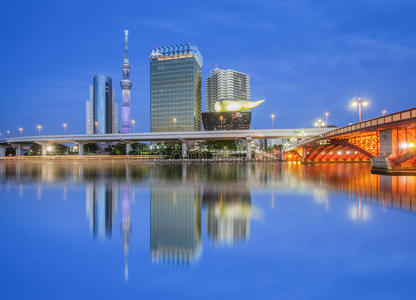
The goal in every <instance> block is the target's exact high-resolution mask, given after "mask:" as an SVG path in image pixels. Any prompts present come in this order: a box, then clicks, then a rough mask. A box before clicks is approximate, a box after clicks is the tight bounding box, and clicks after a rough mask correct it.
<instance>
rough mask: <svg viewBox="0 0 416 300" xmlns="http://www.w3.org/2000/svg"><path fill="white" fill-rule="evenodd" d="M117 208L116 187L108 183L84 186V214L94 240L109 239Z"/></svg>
mask: <svg viewBox="0 0 416 300" xmlns="http://www.w3.org/2000/svg"><path fill="white" fill-rule="evenodd" d="M117 207H118V186H117V185H115V184H112V183H109V182H94V183H87V185H86V213H87V217H89V219H90V229H91V231H92V232H93V235H94V238H96V239H98V240H103V239H106V238H111V230H112V227H113V221H114V218H115V215H116V213H117Z"/></svg>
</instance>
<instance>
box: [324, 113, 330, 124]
mask: <svg viewBox="0 0 416 300" xmlns="http://www.w3.org/2000/svg"><path fill="white" fill-rule="evenodd" d="M328 116H329V112H326V113H325V123H326V124H328Z"/></svg>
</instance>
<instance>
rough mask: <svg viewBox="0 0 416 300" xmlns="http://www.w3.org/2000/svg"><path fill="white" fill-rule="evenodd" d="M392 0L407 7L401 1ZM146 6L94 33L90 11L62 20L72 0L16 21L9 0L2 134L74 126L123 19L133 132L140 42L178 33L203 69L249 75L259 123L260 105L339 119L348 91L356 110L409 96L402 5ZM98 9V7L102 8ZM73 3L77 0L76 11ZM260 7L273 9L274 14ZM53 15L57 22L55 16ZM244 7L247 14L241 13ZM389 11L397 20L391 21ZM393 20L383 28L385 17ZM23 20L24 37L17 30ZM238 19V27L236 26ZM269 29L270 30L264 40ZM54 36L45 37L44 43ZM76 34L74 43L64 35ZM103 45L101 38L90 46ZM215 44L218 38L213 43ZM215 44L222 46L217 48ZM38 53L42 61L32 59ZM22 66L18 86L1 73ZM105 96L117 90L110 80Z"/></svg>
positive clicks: (291, 118) (298, 115)
mask: <svg viewBox="0 0 416 300" xmlns="http://www.w3.org/2000/svg"><path fill="white" fill-rule="evenodd" d="M400 3H406V5H407V6H410V7H412V6H413V5H414V4H413V3H408V2H406V1H400ZM146 5H148V4H144V5H143V6H137V5H133V4H132V5H131V7H132V8H131V12H128V13H120V14H119V16H118V17H117V18H115V20H114V21H112V22H110V23H109V24H105V25H103V24H101V23H99V22H98V24H99V25H103V26H104V27H105V29H106V30H102V32H101V31H99V28H98V26H92V27H90V28H88V27H89V26H87V25H88V24H91V22H92V21H96V20H97V17H98V15H97V16H96V15H92V16H91V18H85V20H84V21H83V22H82V24H80V25H77V26H74V27H69V26H68V24H69V21H70V17H71V16H72V14H73V12H74V10H75V9H77V8H79V5H78V4H77V3H75V5H74V8H72V9H67V7H66V5H63V4H50V5H49V7H48V9H49V11H54V12H55V13H54V14H48V15H43V14H44V13H43V12H37V13H36V14H32V15H31V14H30V13H29V14H27V15H26V16H25V19H22V17H21V16H19V10H18V9H17V6H15V5H14V4H8V7H7V8H8V10H7V9H6V10H5V11H8V12H9V13H8V15H7V16H5V17H4V22H6V23H7V22H9V21H11V20H12V19H13V20H14V23H15V24H16V26H14V27H13V28H7V32H6V31H5V29H2V30H1V32H2V34H3V35H4V36H5V37H6V42H7V43H8V45H9V46H8V47H7V48H6V50H4V51H3V58H2V60H3V66H4V69H3V70H4V72H3V73H2V75H3V76H2V77H1V79H2V81H3V83H4V91H3V97H2V99H3V101H2V104H3V107H5V108H6V109H2V112H1V114H0V117H1V118H0V120H1V121H0V131H2V133H3V135H5V132H6V131H7V130H10V131H11V133H10V134H11V135H18V134H19V131H18V128H24V134H25V135H34V134H36V128H35V126H36V125H37V124H42V125H43V129H42V132H43V133H44V134H57V133H61V132H63V129H62V123H63V122H66V123H67V124H68V129H67V130H68V133H71V132H72V133H81V132H82V131H83V130H82V127H83V124H84V123H83V118H85V116H84V115H83V113H82V110H83V108H84V107H83V104H82V103H83V102H84V101H85V95H86V94H88V81H89V80H90V78H91V77H92V75H94V74H98V73H105V74H107V75H108V76H110V77H112V78H113V79H114V80H116V81H117V80H119V79H120V74H119V57H120V55H121V53H122V52H121V51H123V49H121V47H120V46H119V45H120V44H119V43H118V42H117V41H119V40H120V32H122V30H124V29H125V28H128V29H129V30H131V32H132V34H134V37H135V38H134V40H135V41H134V42H133V43H131V44H130V45H129V47H130V53H131V56H134V61H133V63H132V64H133V65H132V68H133V69H134V70H135V72H134V74H132V81H134V82H135V83H136V84H137V86H140V87H143V89H141V88H140V89H137V90H135V92H134V95H132V103H134V105H133V106H132V119H135V120H140V122H137V124H136V129H135V130H136V131H142V132H143V131H149V130H150V128H149V123H150V122H149V116H147V115H146V114H147V113H148V111H149V106H150V103H149V102H150V101H149V84H148V78H147V77H148V73H147V72H148V71H147V70H148V67H147V66H146V64H147V60H148V57H147V53H148V49H151V48H152V47H154V46H155V45H158V44H168V43H170V42H171V43H175V42H178V41H192V42H194V43H195V44H198V46H199V48H200V49H201V51H203V53H204V57H205V67H204V68H203V70H202V72H203V73H202V75H203V76H202V77H203V78H206V77H207V75H208V72H209V70H211V69H212V68H213V67H214V66H215V65H216V64H218V65H219V66H220V67H224V68H231V69H238V70H240V71H242V72H244V73H248V74H250V75H252V98H254V99H263V98H265V99H269V100H268V102H267V103H266V104H265V105H264V106H263V107H260V108H259V109H258V111H256V114H255V115H254V116H253V125H254V128H268V127H270V120H268V119H269V115H270V112H271V111H273V113H275V114H276V121H278V122H277V124H279V126H281V127H289V128H290V127H302V126H307V125H309V126H311V124H313V122H314V120H315V119H316V118H317V117H323V115H324V113H325V112H326V111H329V112H330V113H331V115H330V122H332V123H335V125H339V126H341V125H345V124H347V123H349V122H354V121H356V119H357V118H356V114H355V111H353V110H349V109H348V108H347V105H348V104H349V100H350V99H351V98H352V97H355V96H362V97H366V98H370V100H371V105H370V106H369V107H368V108H366V109H365V111H364V112H363V118H364V119H367V118H370V117H374V116H377V115H380V114H381V112H382V110H387V111H388V112H393V111H399V110H402V109H405V108H407V107H408V106H409V103H410V101H412V97H413V94H414V90H413V87H412V86H413V85H412V84H410V83H411V82H412V80H413V75H412V73H413V72H412V70H413V69H414V65H415V60H414V58H413V55H412V53H413V44H414V42H413V41H412V38H411V37H409V36H408V35H407V33H408V32H409V30H411V29H412V28H413V27H414V22H413V21H411V20H410V15H409V13H408V12H409V11H410V9H405V8H404V6H403V5H402V6H399V5H398V6H396V7H395V9H394V10H393V12H392V13H390V14H387V13H386V10H387V8H388V7H389V6H388V5H387V4H386V3H384V2H383V3H379V4H378V5H371V4H365V3H364V4H358V3H349V4H347V5H346V7H345V9H343V12H342V13H340V12H336V13H334V10H335V9H336V8H337V5H336V4H325V5H320V4H316V9H313V8H315V6H314V7H312V6H311V5H308V4H306V3H300V2H298V3H287V2H277V3H275V4H273V3H267V5H265V7H264V8H262V7H260V5H259V4H254V3H253V4H249V3H245V2H242V4H241V6H240V7H238V8H235V6H232V7H231V6H230V5H224V7H223V9H222V10H221V11H218V10H215V9H207V12H204V8H206V7H205V6H204V5H200V6H196V7H194V8H193V9H192V8H186V7H184V6H180V7H178V8H174V9H173V11H171V12H165V13H161V12H158V15H154V16H151V15H149V14H150V12H149V10H148V9H143V8H146ZM149 5H150V4H149ZM29 6H30V5H29ZM87 8H88V5H87ZM101 9H102V10H103V12H105V13H109V12H110V10H111V9H113V8H111V9H110V8H109V7H108V6H104V7H103V8H101ZM252 9H256V15H252V14H250V10H252ZM87 10H88V9H87ZM114 10H116V11H117V12H118V11H119V8H118V7H114ZM84 11H86V10H85V9H83V10H81V15H82V14H83V13H84ZM140 11H146V13H147V16H146V17H145V18H142V20H141V21H137V20H136V21H135V22H133V19H132V18H131V16H132V15H133V14H137V16H140ZM369 11H370V12H371V14H370V16H368V14H367V12H369ZM175 12H176V13H177V14H179V16H185V15H189V14H190V13H191V12H194V13H195V15H194V16H192V17H190V18H187V21H186V22H190V21H195V26H193V27H192V28H188V27H184V25H183V24H181V23H180V22H178V21H177V19H173V18H172V16H173V15H174V13H175ZM271 12H278V14H275V16H274V15H273V14H271ZM297 15H301V16H303V17H305V16H307V17H305V18H297V21H298V22H299V23H294V21H292V18H293V16H297ZM364 15H365V16H366V17H365V18H363V17H362V16H364ZM39 16H41V18H39ZM226 16H229V17H230V18H229V20H228V21H225V20H226V18H225V17H226ZM35 17H36V19H37V20H39V23H37V24H36V26H34V27H29V26H28V24H29V23H28V22H31V20H33V18H35ZM58 17H59V20H60V21H58V22H55V21H56V18H58ZM244 17H246V18H247V22H242V19H244ZM178 19H180V17H179V18H178ZM400 19H405V20H407V22H405V23H403V22H395V21H397V20H400ZM188 20H189V21H188ZM197 20H198V21H197ZM214 20H215V21H214ZM262 20H266V21H262ZM353 20H354V22H352V21H353ZM356 20H359V22H357V21H356ZM232 21H235V22H234V23H233V22H232ZM315 21H316V22H315ZM51 22H53V23H54V24H55V23H56V26H55V28H54V30H53V31H52V30H51V29H49V27H48V26H47V25H48V24H50V23H51ZM85 22H87V23H85ZM163 22H165V23H163ZM392 23H393V24H394V26H390V25H389V24H392ZM351 24H354V25H351ZM403 24H406V26H404V25H403ZM207 25H212V28H211V27H209V26H208V27H207ZM29 28H30V30H31V35H28V34H27V33H28V30H29ZM81 28H88V30H87V31H83V30H81ZM203 28H207V29H203ZM149 29H152V30H151V31H149ZM221 29H222V30H221ZM240 29H244V30H243V31H244V35H243V34H242V32H241V33H240ZM260 29H261V30H260ZM211 30H214V31H215V32H216V35H215V37H209V34H204V35H200V33H201V32H204V31H205V33H209V32H210V31H211ZM303 31H305V32H303ZM57 32H59V34H57ZM104 32H105V34H104ZM150 32H151V33H150ZM285 32H287V33H285ZM254 33H256V34H254ZM375 33H378V35H375ZM52 34H53V37H52V36H51V35H52ZM272 34H274V35H273V36H275V37H276V38H274V39H272V40H270V38H269V37H270V36H271V35H272ZM305 35H307V36H308V37H307V38H306V39H305V38H304V37H305ZM13 36H14V37H13ZM225 37H227V39H225ZM404 37H406V39H404ZM54 38H56V40H54V41H53V42H52V43H49V42H48V43H47V41H49V40H51V39H52V40H53V39H54ZM32 39H36V40H37V43H36V45H35V46H34V47H32V48H31V51H30V53H29V52H27V46H25V45H27V44H28V43H32V42H31V41H32ZM75 39H76V42H77V43H78V44H76V43H74V42H75ZM214 42H215V43H214ZM103 43H104V44H106V45H108V46H109V47H107V48H106V49H103V48H102V47H100V44H103ZM217 43H219V44H220V45H221V47H216V46H215V45H216V44H217ZM337 43H339V44H340V46H337ZM75 45H77V47H75ZM231 45H233V46H231ZM295 45H296V47H295ZM221 48H223V49H227V50H226V51H221ZM242 49H244V51H241V50H242ZM45 62H47V63H48V69H44V68H41V66H43V65H44V63H45ZM266 62H267V63H266ZM23 66H25V67H24V70H25V72H24V73H21V72H20V74H19V86H17V85H16V84H15V83H14V82H13V81H12V80H13V78H16V74H17V73H16V70H20V69H22V68H23ZM203 93H205V92H204V91H203ZM115 94H116V95H121V89H120V88H119V87H116V92H115ZM6 99H12V100H13V101H8V102H7V106H6ZM116 101H118V102H119V103H120V101H121V99H120V98H119V97H116ZM293 101H296V103H299V104H300V105H303V106H304V105H308V109H307V110H306V111H299V110H296V109H294V107H293ZM55 103H59V105H55ZM139 103H140V105H139ZM136 104H137V105H136ZM203 106H205V99H204V100H203Z"/></svg>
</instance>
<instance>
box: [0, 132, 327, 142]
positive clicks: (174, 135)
mask: <svg viewBox="0 0 416 300" xmlns="http://www.w3.org/2000/svg"><path fill="white" fill-rule="evenodd" d="M329 130H330V129H326V128H322V132H327V131H329ZM300 132H303V136H304V137H312V136H317V135H319V134H320V131H319V129H318V128H298V129H257V130H223V131H190V132H145V133H127V134H91V135H87V134H73V135H41V136H27V137H24V136H23V137H11V138H6V139H0V144H13V143H15V144H24V143H73V142H134V141H147V142H151V141H192V140H194V141H197V140H234V139H239V138H253V139H257V138H259V139H279V138H291V137H299V133H300Z"/></svg>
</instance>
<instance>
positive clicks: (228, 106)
mask: <svg viewBox="0 0 416 300" xmlns="http://www.w3.org/2000/svg"><path fill="white" fill-rule="evenodd" d="M263 102H264V100H259V101H245V100H240V101H232V100H224V101H217V102H215V111H216V112H227V111H243V110H248V109H252V108H254V107H256V106H258V105H260V104H261V103H263Z"/></svg>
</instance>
